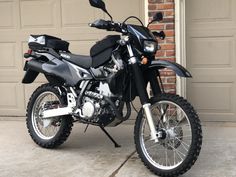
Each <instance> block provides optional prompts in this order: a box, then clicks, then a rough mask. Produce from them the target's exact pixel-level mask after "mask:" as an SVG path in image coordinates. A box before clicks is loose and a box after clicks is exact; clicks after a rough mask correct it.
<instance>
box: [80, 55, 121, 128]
mask: <svg viewBox="0 0 236 177" xmlns="http://www.w3.org/2000/svg"><path fill="white" fill-rule="evenodd" d="M122 69H123V61H122V60H118V59H115V57H114V56H112V60H111V61H110V63H108V64H106V65H105V66H102V67H100V68H98V69H96V70H95V69H94V70H93V72H94V73H95V74H97V73H99V74H101V73H102V75H104V76H105V78H107V80H104V81H99V82H97V83H96V84H95V85H96V86H94V87H93V88H91V89H90V90H89V91H85V93H84V97H83V99H82V104H81V115H82V116H80V117H82V119H83V120H84V121H86V122H89V123H94V124H100V125H103V126H107V125H108V124H110V123H111V122H113V121H114V120H115V118H116V111H115V109H120V108H121V106H122V101H121V97H120V96H119V95H120V94H119V92H120V91H118V90H119V89H117V87H116V83H117V80H116V79H117V78H118V76H119V75H120V73H121V71H122ZM97 76H98V75H97ZM120 85H121V84H120V83H119V86H120ZM111 88H112V89H111ZM114 107H115V108H114ZM115 122H117V123H120V122H121V121H120V120H119V121H115ZM115 124H116V123H115Z"/></svg>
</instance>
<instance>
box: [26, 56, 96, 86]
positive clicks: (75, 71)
mask: <svg viewBox="0 0 236 177" xmlns="http://www.w3.org/2000/svg"><path fill="white" fill-rule="evenodd" d="M27 68H28V70H27V72H26V75H25V77H24V79H23V81H24V82H23V81H22V82H23V83H32V82H33V81H34V79H35V78H36V77H37V76H36V77H34V78H30V77H29V76H28V75H29V74H30V73H32V71H34V72H38V73H43V74H46V75H51V76H56V77H58V78H60V79H62V80H64V82H65V83H66V84H67V85H69V86H75V85H76V84H77V83H78V82H80V81H81V80H84V79H91V78H92V77H91V75H90V73H89V72H88V71H87V70H85V69H83V68H80V67H78V66H76V65H74V64H71V63H69V62H67V61H63V60H59V59H54V60H50V61H48V62H45V63H41V62H40V61H37V60H36V59H33V60H31V61H28V63H27ZM83 74H87V76H86V78H85V77H83Z"/></svg>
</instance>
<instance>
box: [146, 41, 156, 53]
mask: <svg viewBox="0 0 236 177" xmlns="http://www.w3.org/2000/svg"><path fill="white" fill-rule="evenodd" d="M143 46H144V49H143V50H144V52H147V53H155V52H156V50H157V42H155V41H143Z"/></svg>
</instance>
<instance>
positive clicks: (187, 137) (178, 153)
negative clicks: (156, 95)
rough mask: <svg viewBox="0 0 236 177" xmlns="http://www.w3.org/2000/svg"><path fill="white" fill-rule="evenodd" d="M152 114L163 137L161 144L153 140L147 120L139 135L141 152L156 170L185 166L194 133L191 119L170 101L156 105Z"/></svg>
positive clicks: (143, 122)
mask: <svg viewBox="0 0 236 177" xmlns="http://www.w3.org/2000/svg"><path fill="white" fill-rule="evenodd" d="M151 110H152V115H153V119H154V123H155V125H156V129H157V132H161V133H162V134H163V137H162V139H160V140H159V142H158V143H155V142H154V141H153V140H151V139H150V129H149V127H148V124H147V120H146V118H145V117H144V118H143V119H142V121H141V125H140V126H141V128H140V132H139V133H140V136H139V137H140V144H141V148H142V151H143V153H144V155H145V157H146V158H147V160H148V161H149V162H150V163H151V164H152V165H153V166H155V167H156V168H159V169H161V170H172V169H174V168H176V167H178V166H179V165H180V164H182V163H183V162H184V160H185V159H186V158H187V156H188V153H189V151H190V147H191V144H192V129H191V125H190V121H189V118H188V116H187V115H186V113H185V112H184V111H183V109H182V108H181V107H180V106H179V105H177V104H175V103H174V102H171V101H160V102H157V103H155V104H153V105H152V108H151ZM161 117H162V118H161ZM161 119H163V120H161Z"/></svg>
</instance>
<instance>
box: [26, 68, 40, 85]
mask: <svg viewBox="0 0 236 177" xmlns="http://www.w3.org/2000/svg"><path fill="white" fill-rule="evenodd" d="M38 75H39V72H37V71H33V70H31V69H27V70H26V72H25V75H24V78H23V80H22V83H24V84H30V83H32V82H34V80H35V79H36V77H37V76H38Z"/></svg>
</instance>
